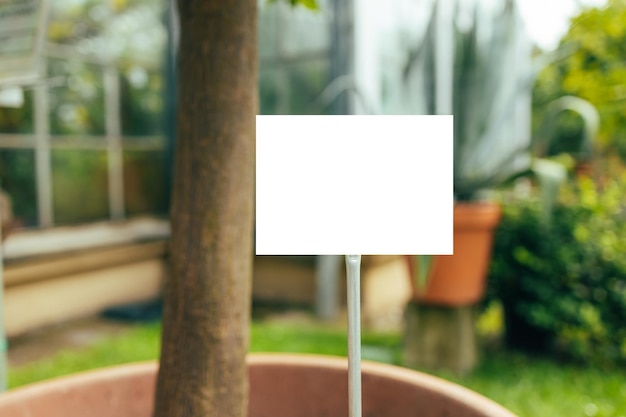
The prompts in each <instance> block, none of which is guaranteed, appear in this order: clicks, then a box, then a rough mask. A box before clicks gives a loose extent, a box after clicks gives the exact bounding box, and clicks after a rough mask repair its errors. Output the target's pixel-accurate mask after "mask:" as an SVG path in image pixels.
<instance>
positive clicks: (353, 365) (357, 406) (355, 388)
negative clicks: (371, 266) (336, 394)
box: [346, 255, 361, 417]
mask: <svg viewBox="0 0 626 417" xmlns="http://www.w3.org/2000/svg"><path fill="white" fill-rule="evenodd" d="M346 271H347V280H348V282H347V288H348V401H349V403H348V411H349V416H350V417H361V255H346Z"/></svg>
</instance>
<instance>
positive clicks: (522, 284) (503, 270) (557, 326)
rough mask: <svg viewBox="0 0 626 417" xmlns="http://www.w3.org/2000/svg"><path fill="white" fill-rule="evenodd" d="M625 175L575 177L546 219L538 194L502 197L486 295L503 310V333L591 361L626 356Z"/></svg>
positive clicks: (509, 339) (516, 343)
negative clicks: (595, 179) (597, 180)
mask: <svg viewBox="0 0 626 417" xmlns="http://www.w3.org/2000/svg"><path fill="white" fill-rule="evenodd" d="M624 195H626V176H624V175H621V176H620V177H618V178H615V179H604V181H602V184H601V185H598V184H594V182H592V181H591V180H590V179H588V178H585V179H580V180H577V181H576V182H574V183H572V184H569V185H567V186H566V187H565V189H563V190H562V193H561V195H560V199H559V201H558V203H557V204H556V205H555V207H554V211H553V213H552V216H551V220H550V222H549V223H544V222H542V216H541V215H542V208H541V203H540V201H539V200H538V199H537V198H534V197H533V198H527V199H510V200H508V201H504V202H503V219H502V222H501V225H500V227H499V228H498V231H497V233H496V238H495V242H494V254H493V262H492V265H491V268H490V277H489V278H490V279H489V299H494V298H495V299H499V300H500V301H501V302H502V304H503V307H504V312H505V325H506V333H505V341H506V343H507V345H508V346H509V347H513V348H520V349H523V350H527V351H535V352H543V353H545V352H549V353H560V354H563V355H566V356H567V357H570V358H574V359H578V360H582V361H587V362H592V363H596V364H613V363H616V362H626V326H625V322H626V207H625V206H624V203H623V197H622V196H624Z"/></svg>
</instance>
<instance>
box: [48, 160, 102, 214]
mask: <svg viewBox="0 0 626 417" xmlns="http://www.w3.org/2000/svg"><path fill="white" fill-rule="evenodd" d="M52 195H53V209H54V222H55V224H56V225H68V224H76V223H81V222H88V221H95V220H104V219H107V218H108V217H109V202H108V176H107V155H106V152H105V151H91V150H89V151H82V150H80V151H76V150H53V151H52Z"/></svg>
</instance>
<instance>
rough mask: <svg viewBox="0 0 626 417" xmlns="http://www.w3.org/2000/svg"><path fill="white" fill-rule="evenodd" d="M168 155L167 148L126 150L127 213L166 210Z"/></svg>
mask: <svg viewBox="0 0 626 417" xmlns="http://www.w3.org/2000/svg"><path fill="white" fill-rule="evenodd" d="M168 164H169V158H168V157H167V153H166V152H165V151H125V152H124V200H125V202H126V214H127V215H129V216H132V215H136V214H146V213H150V214H157V215H161V214H167V209H168V205H169V178H168V175H167V173H168Z"/></svg>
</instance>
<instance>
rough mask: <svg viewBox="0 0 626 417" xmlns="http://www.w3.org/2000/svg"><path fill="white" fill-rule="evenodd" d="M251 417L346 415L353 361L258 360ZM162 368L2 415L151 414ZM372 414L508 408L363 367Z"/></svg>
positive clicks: (422, 378) (386, 368)
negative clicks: (156, 385) (157, 371)
mask: <svg viewBox="0 0 626 417" xmlns="http://www.w3.org/2000/svg"><path fill="white" fill-rule="evenodd" d="M248 368H249V375H250V413H249V415H250V416H251V417H346V416H347V415H348V405H347V402H348V393H347V389H348V388H347V385H348V382H347V381H348V378H347V360H346V359H345V358H333V357H325V356H312V355H285V354H269V355H267V354H266V355H251V356H250V357H249V360H248ZM156 370H157V364H156V363H154V362H151V363H142V364H132V365H124V366H119V367H113V368H105V369H101V370H96V371H91V372H86V373H82V374H77V375H74V376H69V377H64V378H59V379H54V380H50V381H46V382H42V383H38V384H33V385H31V386H28V387H24V388H20V389H16V390H14V391H9V392H8V393H5V394H2V395H0V416H7V417H8V416H11V417H85V416H89V417H150V416H151V412H152V400H153V395H154V385H155V377H156ZM362 370H363V415H364V416H367V417H391V416H393V417H409V416H410V417H414V416H416V415H420V416H424V417H428V416H433V417H434V416H456V417H463V416H475V417H480V416H492V417H495V416H501V417H514V415H513V414H511V413H510V412H509V411H507V410H506V409H504V408H502V407H501V406H499V405H498V404H496V403H494V402H493V401H491V400H488V399H486V398H485V397H482V396H480V395H478V394H476V393H474V392H472V391H469V390H467V389H465V388H462V387H460V386H458V385H455V384H452V383H449V382H446V381H443V380H441V379H438V378H435V377H432V376H428V375H425V374H421V373H418V372H415V371H411V370H408V369H404V368H399V367H394V366H390V365H383V364H375V363H367V362H366V363H363V367H362Z"/></svg>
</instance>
